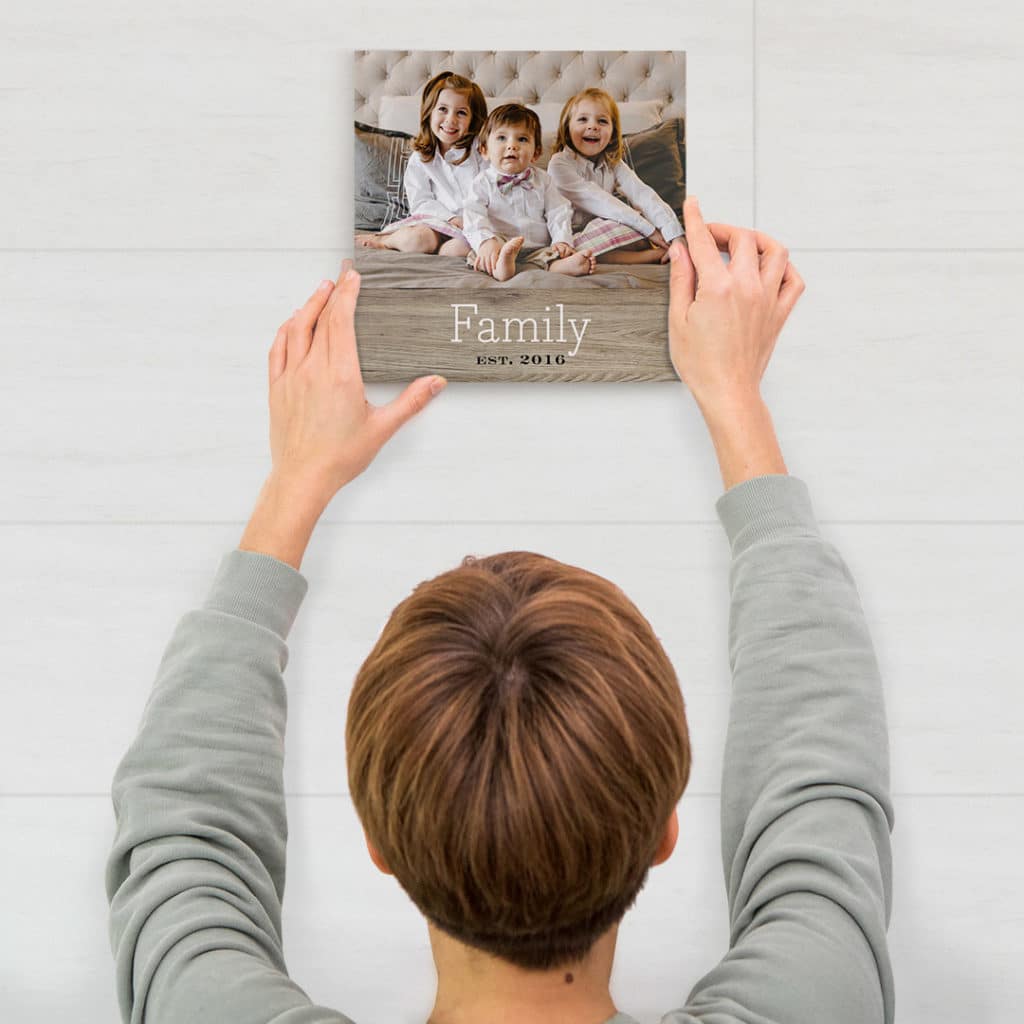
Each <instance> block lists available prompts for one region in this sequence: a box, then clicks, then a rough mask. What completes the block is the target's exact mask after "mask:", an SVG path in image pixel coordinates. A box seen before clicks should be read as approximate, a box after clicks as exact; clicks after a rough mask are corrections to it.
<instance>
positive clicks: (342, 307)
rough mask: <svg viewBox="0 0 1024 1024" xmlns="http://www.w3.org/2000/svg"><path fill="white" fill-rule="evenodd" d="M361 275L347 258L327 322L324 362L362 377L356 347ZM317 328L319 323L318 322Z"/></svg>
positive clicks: (325, 326)
mask: <svg viewBox="0 0 1024 1024" xmlns="http://www.w3.org/2000/svg"><path fill="white" fill-rule="evenodd" d="M361 283H362V279H361V278H360V276H359V274H358V273H357V272H356V270H355V269H354V268H353V267H352V265H351V262H349V265H348V267H346V269H345V270H343V271H342V273H341V276H340V277H339V278H338V286H337V287H336V288H335V290H334V295H333V299H334V301H333V302H332V303H331V309H330V312H329V315H328V316H327V317H326V318H325V319H326V321H327V323H326V324H325V325H324V330H325V331H326V332H327V339H326V340H327V346H326V347H327V362H328V363H329V364H330V366H331V368H332V369H337V370H339V371H341V373H343V374H346V373H349V374H353V375H354V376H357V377H358V378H359V379H360V380H362V371H361V369H360V367H359V350H358V349H357V348H356V329H355V309H356V299H357V298H358V296H359V288H360V285H361ZM318 328H319V325H318Z"/></svg>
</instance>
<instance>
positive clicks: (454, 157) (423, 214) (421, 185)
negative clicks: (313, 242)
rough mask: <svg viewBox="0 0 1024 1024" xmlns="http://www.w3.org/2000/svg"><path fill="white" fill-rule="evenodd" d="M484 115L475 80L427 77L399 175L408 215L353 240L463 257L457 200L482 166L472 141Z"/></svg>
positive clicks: (373, 245)
mask: <svg viewBox="0 0 1024 1024" xmlns="http://www.w3.org/2000/svg"><path fill="white" fill-rule="evenodd" d="M486 119H487V101H486V100H485V99H484V94H483V92H482V91H481V89H480V86H478V85H477V84H476V83H474V82H471V81H470V80H469V79H468V78H463V77H462V75H456V74H454V73H452V72H450V71H442V72H440V74H437V75H435V76H434V77H433V78H431V79H430V81H429V82H427V84H426V85H425V86H424V87H423V94H422V97H421V100H420V130H419V133H418V134H417V136H416V138H415V139H414V140H413V143H412V148H413V150H414V152H413V154H412V155H411V156H410V157H409V162H408V164H406V168H405V177H404V178H403V187H404V188H405V194H406V197H407V198H408V200H409V210H410V213H409V216H408V217H405V218H403V219H402V220H398V221H395V222H394V223H393V224H389V225H388V226H387V227H385V228H382V229H381V231H380V233H378V234H363V235H356V244H357V245H363V246H368V247H370V248H373V249H396V250H398V251H399V252H423V253H440V254H441V255H444V256H465V255H466V253H468V252H469V243H468V242H467V241H466V237H465V235H464V234H463V233H462V205H463V201H464V199H465V196H466V194H467V193H468V192H469V186H470V185H471V184H472V183H473V179H474V178H475V177H476V176H477V174H478V173H479V172H480V170H481V169H482V168H483V166H484V160H483V158H482V157H481V156H480V153H479V151H478V145H477V141H476V140H477V134H478V133H479V131H480V128H481V126H482V125H483V123H484V121H485V120H486Z"/></svg>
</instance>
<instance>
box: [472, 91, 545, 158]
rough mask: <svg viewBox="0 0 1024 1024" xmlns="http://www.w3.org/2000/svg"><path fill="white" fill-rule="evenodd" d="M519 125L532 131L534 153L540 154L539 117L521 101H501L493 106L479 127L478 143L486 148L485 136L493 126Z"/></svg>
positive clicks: (541, 150) (509, 126) (514, 126)
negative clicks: (497, 105)
mask: <svg viewBox="0 0 1024 1024" xmlns="http://www.w3.org/2000/svg"><path fill="white" fill-rule="evenodd" d="M520 125H522V126H524V127H525V128H526V130H527V131H529V132H532V133H533V145H534V148H535V155H536V156H540V154H541V153H542V152H543V150H544V143H543V142H542V140H541V133H540V118H539V117H538V116H537V112H536V111H535V110H531V109H530V108H529V107H524V106H523V105H522V103H503V104H502V105H501V106H500V107H495V108H494V109H493V110H492V111H491V112H490V113H489V114H488V115H487V120H486V121H484V126H483V128H481V129H480V145H481V146H483V147H484V148H486V146H487V137H488V136H489V135H490V134H491V132H492V131H494V129H495V128H505V127H508V128H518V127H519V126H520Z"/></svg>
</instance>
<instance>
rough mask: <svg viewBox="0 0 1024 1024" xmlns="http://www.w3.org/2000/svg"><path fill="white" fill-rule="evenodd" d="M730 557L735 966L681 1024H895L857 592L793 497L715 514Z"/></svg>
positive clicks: (884, 865)
mask: <svg viewBox="0 0 1024 1024" xmlns="http://www.w3.org/2000/svg"><path fill="white" fill-rule="evenodd" d="M716 509H717V512H718V516H719V519H720V520H721V522H722V524H723V526H724V528H725V531H726V533H727V535H728V538H729V542H730V544H731V547H732V563H731V567H730V573H729V584H730V590H731V608H730V615H729V663H730V666H731V668H732V676H733V682H732V702H731V707H730V715H729V728H728V733H727V737H726V748H725V760H724V768H723V776H722V803H721V815H722V821H721V824H722V861H723V866H724V870H725V882H726V890H727V895H728V907H729V924H730V938H729V951H728V952H727V953H726V955H725V957H724V958H723V959H722V961H721V962H720V963H719V964H718V965H717V966H716V967H714V968H713V969H712V970H711V971H710V972H709V973H708V974H706V975H705V976H704V977H703V978H701V979H700V980H699V981H698V982H697V984H696V985H695V986H694V988H693V990H692V992H691V993H690V995H689V997H688V1001H687V1003H686V1006H685V1008H684V1009H683V1011H681V1012H680V1015H679V1016H678V1017H676V1016H673V1020H675V1021H677V1022H678V1024H694V1022H705V1021H709V1022H710V1021H714V1022H716V1024H717V1022H719V1021H722V1022H725V1021H736V1022H739V1021H753V1020H758V1021H761V1020H764V1021H769V1020H771V1021H785V1022H786V1024H821V1022H822V1021H829V1024H874V1022H880V1024H882V1022H884V1024H892V1022H893V1020H894V1017H895V1010H894V1006H895V995H894V985H893V974H892V967H891V964H890V958H889V952H888V947H887V940H886V930H887V928H888V924H889V917H890V913H891V908H892V851H891V847H890V838H889V837H890V833H891V831H892V828H893V825H894V822H895V816H894V813H893V806H892V801H891V798H890V793H889V745H888V731H887V726H886V715H885V708H884V703H883V695H882V685H881V678H880V674H879V669H878V664H877V662H876V659H875V654H874V650H873V647H872V643H871V637H870V635H869V632H868V627H867V623H866V621H865V617H864V612H863V610H862V608H861V604H860V600H859V597H858V594H857V588H856V585H855V584H854V580H853V577H852V576H851V574H850V571H849V569H848V568H847V566H846V563H845V562H844V561H843V559H842V557H841V556H840V554H839V552H838V551H837V550H836V548H835V547H834V546H833V545H832V544H830V543H827V542H826V541H825V540H824V539H823V538H822V536H821V533H820V530H819V527H818V525H817V522H816V520H815V517H814V513H813V510H812V508H811V502H810V496H809V493H808V490H807V487H806V485H805V484H804V483H803V481H801V480H799V479H797V478H794V477H791V476H788V475H769V476H762V477H756V478H754V479H752V480H748V481H744V482H743V483H740V484H737V485H736V486H735V487H733V488H731V489H730V490H728V491H726V493H725V494H723V495H722V496H721V497H720V498H719V500H718V503H717V506H716Z"/></svg>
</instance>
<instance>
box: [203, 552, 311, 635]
mask: <svg viewBox="0 0 1024 1024" xmlns="http://www.w3.org/2000/svg"><path fill="white" fill-rule="evenodd" d="M308 589H309V583H308V581H307V580H306V577H305V576H303V575H302V573H300V572H298V571H297V570H295V569H293V568H292V567H291V566H290V565H286V564H285V563H284V562H281V561H279V560H278V559H276V558H274V557H273V556H272V555H265V554H262V553H261V552H258V551H243V550H241V549H240V548H235V549H234V550H233V551H229V552H228V553H227V554H226V555H225V556H224V557H223V558H222V559H221V562H220V566H219V568H218V569H217V574H216V576H215V577H214V580H213V586H212V587H211V588H210V593H209V595H208V596H207V598H206V601H205V602H204V603H203V608H206V609H211V610H213V611H220V612H225V613H226V614H228V615H234V616H236V617H238V618H241V619H248V620H249V621H250V622H255V623H256V624H257V625H260V626H265V627H266V628H267V629H270V630H273V631H274V632H275V633H277V635H278V636H280V637H281V639H282V640H287V639H288V634H289V633H290V632H291V628H292V625H293V623H294V622H295V617H296V615H298V612H299V607H300V606H301V604H302V600H303V598H304V597H305V596H306V591H307V590H308Z"/></svg>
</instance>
